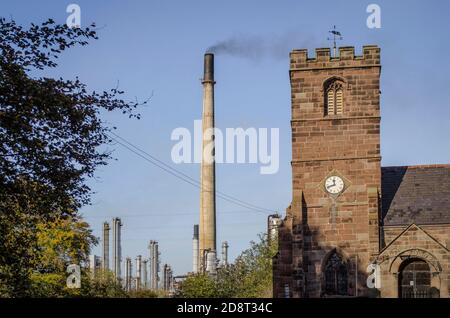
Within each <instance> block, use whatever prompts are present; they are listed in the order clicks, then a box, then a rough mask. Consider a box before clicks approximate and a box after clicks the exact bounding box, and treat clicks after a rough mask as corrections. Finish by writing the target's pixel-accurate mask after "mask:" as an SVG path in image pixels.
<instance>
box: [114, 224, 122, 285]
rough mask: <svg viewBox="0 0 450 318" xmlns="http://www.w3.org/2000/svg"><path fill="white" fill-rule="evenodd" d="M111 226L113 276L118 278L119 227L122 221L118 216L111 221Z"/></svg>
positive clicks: (119, 257) (119, 259)
mask: <svg viewBox="0 0 450 318" xmlns="http://www.w3.org/2000/svg"><path fill="white" fill-rule="evenodd" d="M112 226H113V270H114V276H115V277H116V279H117V280H120V262H121V258H122V255H121V252H122V251H121V245H120V240H121V238H120V228H121V226H122V221H121V220H120V218H114V219H113V221H112Z"/></svg>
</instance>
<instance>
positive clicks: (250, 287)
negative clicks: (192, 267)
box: [176, 235, 276, 298]
mask: <svg viewBox="0 0 450 318" xmlns="http://www.w3.org/2000/svg"><path fill="white" fill-rule="evenodd" d="M259 239H260V240H259V242H257V243H256V242H251V243H250V248H249V249H247V250H245V251H243V252H242V253H241V255H239V257H237V258H236V260H235V262H234V263H233V264H229V265H228V266H226V267H221V268H219V269H218V270H217V276H216V277H211V276H208V275H206V274H197V275H191V276H188V277H187V278H186V279H185V280H184V281H183V282H182V283H181V287H180V290H179V291H178V293H177V295H176V296H177V297H185V298H237V297H243V298H267V297H272V257H273V256H274V255H275V253H276V246H275V244H269V242H268V241H267V238H266V236H264V235H260V236H259Z"/></svg>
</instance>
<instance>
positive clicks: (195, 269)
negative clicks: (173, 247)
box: [192, 224, 198, 273]
mask: <svg viewBox="0 0 450 318" xmlns="http://www.w3.org/2000/svg"><path fill="white" fill-rule="evenodd" d="M192 272H194V273H198V224H195V225H194V237H193V238H192Z"/></svg>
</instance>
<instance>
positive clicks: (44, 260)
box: [35, 217, 98, 272]
mask: <svg viewBox="0 0 450 318" xmlns="http://www.w3.org/2000/svg"><path fill="white" fill-rule="evenodd" d="M36 230H37V232H36V238H37V246H38V251H37V252H36V253H35V256H36V259H35V264H36V267H35V268H36V269H37V270H38V271H40V272H55V271H56V272H64V271H65V269H66V268H67V266H68V265H69V264H83V263H86V262H87V261H88V258H89V253H90V247H91V245H96V244H97V242H98V240H97V238H96V237H95V236H93V235H92V230H91V229H90V228H89V224H87V223H86V222H84V221H82V220H77V219H75V218H72V217H68V218H59V219H56V220H54V221H52V222H46V223H39V224H38V225H37V226H36Z"/></svg>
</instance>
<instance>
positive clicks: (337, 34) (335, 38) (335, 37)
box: [327, 25, 344, 57]
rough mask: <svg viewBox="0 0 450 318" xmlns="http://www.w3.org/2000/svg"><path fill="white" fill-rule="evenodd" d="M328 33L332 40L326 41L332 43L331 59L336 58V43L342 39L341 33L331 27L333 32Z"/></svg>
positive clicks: (334, 27)
mask: <svg viewBox="0 0 450 318" xmlns="http://www.w3.org/2000/svg"><path fill="white" fill-rule="evenodd" d="M328 33H331V34H333V37H332V38H327V40H328V41H333V57H336V41H338V40H339V41H342V40H343V39H344V38H343V37H342V34H341V32H339V31H338V30H336V26H335V25H333V30H331V31H328Z"/></svg>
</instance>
